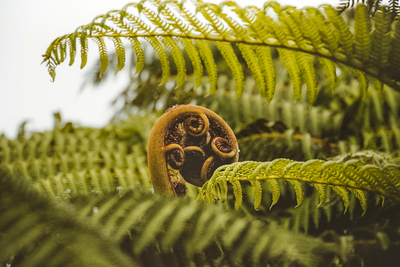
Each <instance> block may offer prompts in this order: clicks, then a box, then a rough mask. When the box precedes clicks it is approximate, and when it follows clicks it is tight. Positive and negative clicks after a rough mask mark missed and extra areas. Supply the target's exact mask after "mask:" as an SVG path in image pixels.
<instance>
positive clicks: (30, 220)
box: [0, 169, 134, 266]
mask: <svg viewBox="0 0 400 267" xmlns="http://www.w3.org/2000/svg"><path fill="white" fill-rule="evenodd" d="M0 196H1V197H0V203H1V204H0V215H1V216H0V233H1V235H2V238H1V239H0V249H1V251H2V252H1V255H0V264H2V265H4V266H6V265H20V266H43V264H45V265H47V266H61V265H63V266H77V265H81V266H93V265H95V266H110V265H115V264H117V265H119V266H133V265H134V262H133V261H132V260H131V259H130V258H129V257H128V256H127V255H125V254H124V253H122V251H121V250H120V249H119V248H118V245H117V244H116V243H115V242H104V239H103V238H102V237H101V234H100V229H99V228H98V227H94V226H92V227H90V226H88V225H87V224H86V223H83V222H81V221H79V220H78V219H77V217H76V215H75V214H74V212H75V207H74V206H72V205H71V204H68V203H56V202H54V201H53V200H52V199H51V198H50V197H48V196H44V195H41V194H39V193H38V192H37V191H36V190H35V189H33V188H31V187H30V185H29V183H28V182H26V181H22V180H20V179H14V178H12V176H11V175H10V174H9V173H7V172H6V171H4V169H1V170H0Z"/></svg>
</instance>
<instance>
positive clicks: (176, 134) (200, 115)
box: [148, 105, 239, 195]
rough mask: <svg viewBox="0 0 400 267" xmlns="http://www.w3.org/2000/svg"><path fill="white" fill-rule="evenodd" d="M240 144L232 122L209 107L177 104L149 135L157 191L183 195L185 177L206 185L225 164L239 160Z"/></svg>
mask: <svg viewBox="0 0 400 267" xmlns="http://www.w3.org/2000/svg"><path fill="white" fill-rule="evenodd" d="M238 152H239V148H238V144H237V141H236V137H235V135H234V133H233V132H232V130H231V128H230V127H229V125H228V124H227V123H226V122H225V121H224V120H223V119H222V118H221V117H220V116H218V115H217V114H216V113H214V112H212V111H211V110H209V109H206V108H203V107H199V106H194V105H181V106H174V107H172V108H170V109H169V110H167V111H166V112H165V113H164V114H163V115H162V116H161V117H160V118H159V119H158V120H157V122H156V123H155V125H154V127H153V129H152V131H151V134H150V138H149V147H148V162H149V169H150V175H151V180H152V183H153V187H154V191H155V192H159V193H167V194H171V195H182V194H184V192H182V191H183V190H186V189H185V188H186V187H185V186H184V181H181V180H179V179H178V180H177V178H176V176H175V177H170V174H171V171H170V168H172V169H174V170H179V173H180V174H181V176H182V177H183V179H184V180H185V181H186V182H188V183H191V184H193V185H196V186H202V185H203V184H204V183H205V182H206V181H208V180H209V179H210V178H211V176H212V174H213V172H214V171H215V170H216V169H217V168H218V167H219V166H221V165H225V164H230V163H233V162H237V161H238V157H239V153H238Z"/></svg>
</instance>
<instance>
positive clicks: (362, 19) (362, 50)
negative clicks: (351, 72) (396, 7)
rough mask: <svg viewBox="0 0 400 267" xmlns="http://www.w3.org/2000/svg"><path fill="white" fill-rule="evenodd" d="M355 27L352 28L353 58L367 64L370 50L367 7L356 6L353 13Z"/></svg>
mask: <svg viewBox="0 0 400 267" xmlns="http://www.w3.org/2000/svg"><path fill="white" fill-rule="evenodd" d="M355 16H356V19H355V26H354V58H355V59H356V60H359V61H361V62H367V61H368V58H369V55H370V49H371V41H370V36H369V34H370V27H371V25H370V22H369V19H368V11H367V7H366V6H364V5H357V7H356V11H355Z"/></svg>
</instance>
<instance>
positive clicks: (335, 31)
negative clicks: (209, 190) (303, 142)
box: [44, 1, 399, 103]
mask: <svg viewBox="0 0 400 267" xmlns="http://www.w3.org/2000/svg"><path fill="white" fill-rule="evenodd" d="M155 5H156V7H159V8H160V9H159V10H160V12H159V13H158V14H156V13H154V12H153V11H152V10H151V8H150V6H151V5H150V4H147V3H146V4H144V3H140V4H133V5H127V6H126V7H124V8H123V9H122V10H120V11H112V12H109V13H107V15H104V16H98V17H97V18H96V19H95V20H94V21H93V22H92V23H91V24H88V25H86V26H84V27H80V28H78V30H77V31H76V32H75V33H72V34H68V35H64V36H62V37H60V38H58V39H57V40H56V41H54V42H53V43H52V44H51V45H50V47H49V49H48V50H47V52H46V54H45V55H44V62H46V63H47V66H48V68H49V73H50V74H51V75H52V76H55V72H54V69H55V67H56V66H57V65H59V64H60V63H61V62H62V61H61V60H60V58H61V59H64V58H65V57H66V45H65V43H68V44H69V49H70V50H71V49H72V50H74V49H76V48H75V46H74V45H73V44H74V42H75V40H76V39H78V38H79V40H80V43H81V47H82V49H81V54H82V64H81V67H83V66H84V65H85V64H86V58H87V49H88V46H87V39H91V38H97V39H96V40H97V41H96V42H99V39H98V38H100V39H101V38H104V37H109V38H111V39H112V41H113V42H114V45H115V48H116V52H117V55H118V58H119V60H118V62H119V63H118V64H117V71H118V70H119V69H121V68H122V67H123V61H124V55H125V52H124V50H123V49H122V48H123V47H122V46H121V43H120V38H128V39H130V40H132V38H140V37H141V38H144V39H145V41H147V42H149V43H150V44H151V45H152V46H153V48H154V49H155V51H156V52H157V53H158V54H159V56H160V59H162V69H163V80H162V82H163V83H165V82H166V81H167V79H168V76H169V63H168V59H167V58H166V55H165V48H164V47H161V46H160V44H159V42H158V41H157V38H159V39H160V40H162V43H163V44H164V45H165V47H167V48H168V50H169V51H170V52H171V55H172V58H173V60H174V62H175V64H176V66H177V69H178V77H177V79H178V83H177V86H181V85H182V84H183V82H184V80H185V74H186V69H185V63H184V58H183V56H182V53H181V51H180V48H179V46H178V44H177V42H178V41H179V40H180V41H181V43H182V45H183V47H184V48H185V51H186V52H187V53H188V54H189V58H190V60H191V61H192V63H193V66H194V68H195V76H196V77H195V79H196V83H195V85H196V86H198V85H199V79H200V75H201V68H202V67H201V66H202V64H200V61H199V55H200V58H201V59H202V60H203V61H204V64H205V66H206V69H207V71H208V73H209V75H210V79H211V81H212V83H211V86H210V92H214V88H215V77H216V71H215V65H214V63H213V61H212V60H211V57H210V53H209V51H208V46H209V44H210V43H211V42H215V44H216V45H217V47H218V48H219V50H220V51H221V53H222V55H223V57H224V59H225V61H226V62H227V64H228V66H229V67H230V69H231V70H232V73H233V77H234V78H235V86H236V97H240V96H241V94H242V91H243V86H244V83H243V69H242V67H241V66H240V64H238V59H237V54H236V53H235V52H234V50H233V48H232V45H234V44H236V45H237V46H238V47H239V49H240V51H241V53H242V55H243V56H244V58H245V59H246V61H247V63H248V65H249V67H250V69H251V71H252V73H253V76H254V78H255V80H256V82H257V85H258V87H259V88H258V89H259V91H260V94H261V96H263V97H267V99H268V100H269V101H270V100H271V99H272V96H273V84H274V83H273V77H274V75H273V74H271V75H268V76H266V74H265V73H264V74H262V73H263V72H264V71H265V70H267V69H272V65H271V64H270V63H268V58H264V56H261V53H260V52H258V53H257V52H256V53H255V52H254V51H257V50H258V49H259V47H264V46H271V47H277V48H279V51H280V54H281V58H282V59H283V61H284V62H285V65H286V68H287V70H288V72H289V74H290V77H291V81H292V83H293V87H294V91H295V94H294V95H295V99H298V98H299V96H300V91H301V86H302V84H303V83H305V84H307V88H308V91H309V96H310V103H313V102H314V101H315V99H316V95H317V91H318V89H317V86H316V77H315V73H314V72H315V66H314V64H313V62H314V60H313V55H316V56H319V57H321V58H324V59H325V61H322V62H323V63H322V64H323V65H324V66H325V70H326V71H327V74H328V77H331V78H330V79H331V83H332V84H333V81H334V79H335V78H334V77H335V73H334V72H332V63H328V62H330V61H333V62H336V63H343V64H345V65H347V66H349V67H351V68H353V69H355V70H356V73H360V75H359V77H364V76H365V75H370V76H372V77H375V78H377V79H379V80H380V81H381V82H383V83H385V84H387V85H389V86H391V87H392V88H394V89H395V90H399V85H398V82H399V81H398V79H397V78H398V77H399V75H398V72H399V70H398V68H397V67H396V66H397V65H396V64H397V63H396V61H389V62H387V63H379V62H381V61H382V60H383V61H384V62H386V61H385V58H386V57H388V58H392V57H396V51H397V50H396V47H397V46H398V45H399V44H398V40H397V39H398V38H397V37H396V29H397V28H398V27H397V26H396V27H394V29H393V30H390V27H388V26H387V25H388V24H391V22H390V21H389V20H388V17H389V16H390V14H389V13H385V12H383V11H379V12H378V15H377V16H376V19H375V20H376V21H377V22H376V23H375V29H374V30H373V32H374V34H373V38H372V42H373V43H372V47H371V43H370V42H371V41H370V37H369V36H370V26H369V25H370V24H371V20H372V19H371V18H370V17H369V16H368V15H367V12H368V11H367V6H365V5H363V4H359V5H357V8H356V18H355V23H354V24H355V26H354V27H355V35H354V39H353V38H352V34H351V32H350V29H349V27H348V26H347V25H346V24H345V23H344V21H343V18H342V17H341V15H337V14H336V13H335V11H334V9H333V8H332V7H330V6H324V7H322V8H321V9H315V8H306V9H302V10H297V9H295V8H292V7H280V6H279V5H278V4H277V3H273V2H269V3H267V4H266V5H265V6H264V9H262V10H259V9H257V8H240V7H238V6H237V5H236V4H234V3H227V4H225V3H223V4H221V5H220V6H217V5H214V4H206V3H194V5H195V6H196V9H197V10H196V14H192V13H190V12H189V9H188V8H186V7H185V6H186V3H185V4H178V3H176V2H161V1H157V2H156V4H155ZM187 5H188V6H189V5H190V4H189V3H187ZM131 6H134V7H136V8H137V10H138V13H139V14H140V15H141V16H143V17H144V18H146V21H149V22H151V24H149V25H147V24H146V23H145V21H144V20H142V19H140V18H139V17H136V16H135V15H133V14H131V13H129V10H130V9H131V8H132V7H131ZM231 9H232V10H233V11H234V12H235V13H236V14H238V20H234V19H233V18H230V17H229V16H228V15H227V13H225V12H226V11H228V10H231ZM269 9H272V10H273V11H274V12H275V13H276V15H277V16H278V19H279V23H277V22H275V21H273V19H272V18H271V17H269V16H268V15H267V14H268V10H269ZM162 10H163V11H162ZM172 10H173V11H172ZM382 10H383V9H382ZM324 13H325V15H326V17H324ZM198 17H203V18H205V19H206V21H207V22H200V21H199V19H198ZM100 18H102V21H101V23H98V22H97V21H98V20H99V19H100ZM383 21H386V22H383ZM106 22H107V23H109V24H110V25H112V26H107V25H106ZM395 24H396V25H397V24H398V23H395ZM267 25H269V26H267ZM307 25H320V26H318V28H315V27H307ZM382 27H383V28H382ZM133 29H135V30H133ZM120 30H122V32H120ZM382 31H383V32H384V33H383V34H384V36H385V40H384V41H382V42H383V43H384V46H382V47H381V53H382V57H379V59H378V57H377V54H376V53H377V51H378V50H377V48H376V47H377V44H378V40H377V38H380V37H379V36H380V35H379V32H382ZM391 32H394V35H393V34H392V33H391ZM391 35H392V36H391ZM390 36H391V37H390ZM174 38H177V39H174ZM332 38H333V39H332ZM335 38H336V39H335ZM389 39H390V42H389ZM192 40H195V43H196V46H197V47H195V46H194V45H193V44H192V43H191V41H192ZM375 40H376V41H375ZM337 41H338V42H337ZM389 43H390V44H389ZM135 45H136V50H135V51H139V50H138V48H137V45H138V44H137V43H136V44H135ZM100 50H101V51H100V55H102V53H103V52H104V49H103V48H101V49H100ZM353 50H354V51H353ZM102 51H103V52H102ZM162 51H164V52H162ZM265 52H266V53H268V51H265ZM353 52H354V53H353ZM70 53H72V55H74V54H75V52H74V51H70ZM303 53H306V54H303ZM371 53H372V54H371ZM103 54H104V53H103ZM370 54H371V57H369V55H370ZM101 57H103V60H104V56H101ZM263 60H266V61H265V62H262V61H263ZM139 62H140V64H142V62H143V61H142V58H141V59H140V61H139ZM261 62H262V63H261ZM265 64H268V65H265ZM382 64H383V65H382ZM140 66H141V65H139V67H138V70H140V69H141V67H140ZM328 66H330V67H328ZM370 66H374V68H375V66H379V69H374V68H371V67H370ZM104 68H105V67H104V65H103V69H104ZM100 73H101V72H100ZM300 75H301V76H300ZM267 88H268V90H267Z"/></svg>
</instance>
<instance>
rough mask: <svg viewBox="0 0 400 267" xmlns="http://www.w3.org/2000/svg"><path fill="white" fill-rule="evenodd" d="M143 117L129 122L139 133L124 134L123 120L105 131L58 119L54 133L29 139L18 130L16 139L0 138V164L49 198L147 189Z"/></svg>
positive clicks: (148, 181) (148, 185)
mask: <svg viewBox="0 0 400 267" xmlns="http://www.w3.org/2000/svg"><path fill="white" fill-rule="evenodd" d="M56 117H57V116H56ZM147 119H148V118H146V119H145V120H143V119H142V120H140V119H139V118H136V119H133V120H134V121H136V122H135V123H136V126H137V127H138V129H136V130H135V129H133V130H130V131H129V133H128V134H127V133H126V129H125V128H126V126H125V124H124V123H123V122H121V123H120V125H119V127H118V128H116V127H115V126H112V125H110V126H109V127H108V128H109V129H108V130H107V129H91V128H82V127H74V126H73V125H72V124H71V123H66V124H65V125H64V127H61V125H60V123H61V121H60V120H57V118H56V125H55V127H54V129H53V131H47V132H44V133H33V134H32V135H31V136H30V137H29V138H27V137H26V136H25V133H24V131H23V127H22V132H20V134H19V138H17V139H15V140H9V139H7V138H6V137H5V136H4V135H2V136H1V137H0V166H2V167H3V168H6V169H8V170H9V171H10V172H11V174H12V176H13V177H14V178H15V179H23V180H27V181H30V182H31V183H33V185H34V186H35V187H36V188H37V189H38V190H39V191H44V192H46V193H48V194H49V195H51V196H53V197H61V198H70V197H74V196H77V195H90V194H99V193H105V192H113V191H116V190H127V189H128V188H135V187H137V186H138V185H142V186H144V187H147V188H150V187H151V185H150V180H149V179H150V178H149V171H148V168H147V161H146V153H147V152H146V151H147V147H146V143H143V142H146V141H147V138H146V137H143V135H144V136H146V134H147V133H148V132H149V131H150V127H151V122H149V121H147ZM129 124H131V122H129ZM146 127H147V129H146ZM115 132H118V133H119V136H115ZM135 135H136V136H135ZM125 136H126V137H125ZM124 139H125V140H124ZM128 140H129V141H128Z"/></svg>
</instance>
